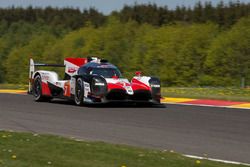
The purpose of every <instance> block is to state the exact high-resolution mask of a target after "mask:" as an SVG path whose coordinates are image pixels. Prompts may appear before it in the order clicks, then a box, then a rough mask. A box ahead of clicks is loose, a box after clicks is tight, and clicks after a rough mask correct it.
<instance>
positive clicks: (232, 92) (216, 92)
mask: <svg viewBox="0 0 250 167" xmlns="http://www.w3.org/2000/svg"><path fill="white" fill-rule="evenodd" d="M162 95H163V96H164V97H184V98H196V99H219V100H232V101H246V102H250V89H239V88H213V87H208V88H174V87H167V88H162Z"/></svg>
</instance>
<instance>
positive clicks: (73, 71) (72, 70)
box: [68, 67, 78, 74]
mask: <svg viewBox="0 0 250 167" xmlns="http://www.w3.org/2000/svg"><path fill="white" fill-rule="evenodd" d="M77 69H78V68H76V67H69V68H68V73H71V74H72V73H75V72H76V71H77Z"/></svg>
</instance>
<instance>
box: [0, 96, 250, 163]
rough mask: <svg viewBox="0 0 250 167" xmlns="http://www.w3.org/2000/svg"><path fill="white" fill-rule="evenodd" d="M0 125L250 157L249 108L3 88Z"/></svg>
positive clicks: (249, 159) (219, 155)
mask: <svg viewBox="0 0 250 167" xmlns="http://www.w3.org/2000/svg"><path fill="white" fill-rule="evenodd" d="M0 129H4V130H17V131H27V132H34V133H46V134H47V133H49V134H57V135H63V136H72V137H77V138H81V139H85V140H94V141H106V142H110V143H120V144H128V145H134V146H142V147H148V148H156V149H161V150H164V149H166V150H174V151H176V152H179V153H184V154H192V155H198V156H204V154H207V155H208V157H211V158H217V159H224V160H231V161H239V162H245V163H250V110H240V109H229V108H215V107H198V106H182V105H170V104H169V105H166V107H135V106H129V105H127V106H126V105H122V106H120V105H113V106H110V105H108V106H98V107H93V106H88V107H77V106H74V105H72V103H69V102H65V101H59V100H56V101H54V102H51V103H37V102H34V101H33V97H32V96H29V95H14V94H0Z"/></svg>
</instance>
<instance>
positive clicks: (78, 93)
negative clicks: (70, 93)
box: [74, 78, 84, 106]
mask: <svg viewBox="0 0 250 167" xmlns="http://www.w3.org/2000/svg"><path fill="white" fill-rule="evenodd" d="M83 98H84V85H83V79H82V78H78V79H77V80H76V85H75V98H74V99H75V103H76V105H78V106H82V105H83V104H84V103H83Z"/></svg>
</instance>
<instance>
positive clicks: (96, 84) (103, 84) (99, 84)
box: [95, 82, 105, 86]
mask: <svg viewBox="0 0 250 167" xmlns="http://www.w3.org/2000/svg"><path fill="white" fill-rule="evenodd" d="M95 86H105V83H101V82H99V83H98V82H96V83H95Z"/></svg>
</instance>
